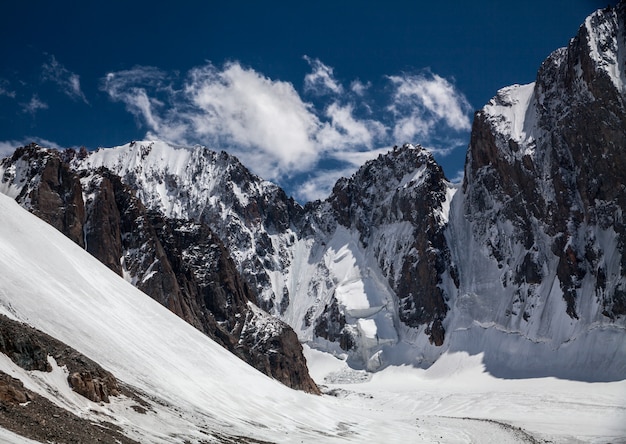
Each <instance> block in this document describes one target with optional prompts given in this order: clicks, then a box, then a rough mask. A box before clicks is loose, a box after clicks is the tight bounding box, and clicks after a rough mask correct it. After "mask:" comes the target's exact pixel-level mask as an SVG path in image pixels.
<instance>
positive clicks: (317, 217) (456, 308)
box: [0, 2, 626, 391]
mask: <svg viewBox="0 0 626 444" xmlns="http://www.w3.org/2000/svg"><path fill="white" fill-rule="evenodd" d="M625 9H626V6H625V3H624V2H621V3H620V5H619V6H618V7H616V8H607V9H605V10H600V11H597V12H596V13H594V14H592V15H591V16H590V17H589V18H588V19H587V20H586V21H585V23H584V24H583V25H582V26H581V28H580V30H579V32H578V34H577V36H576V37H575V38H573V39H572V41H571V42H570V44H569V45H568V47H566V48H562V49H559V50H557V51H555V52H554V53H553V54H551V55H550V57H548V59H547V60H546V61H545V62H544V63H543V64H542V66H541V68H540V69H539V72H538V75H537V79H536V81H535V82H534V83H532V84H530V85H514V86H511V87H508V88H504V89H502V90H501V91H499V92H498V93H497V95H496V96H495V97H494V98H493V99H492V100H491V101H490V102H489V103H488V104H487V105H486V106H485V107H484V108H483V109H481V110H480V111H478V112H477V113H476V116H475V120H474V126H473V129H472V135H471V140H470V145H469V149H468V153H467V161H466V167H465V179H464V181H463V184H462V186H461V187H460V189H458V190H457V188H456V187H454V186H452V185H451V184H450V183H449V182H448V181H447V180H446V178H445V177H444V175H443V172H442V170H441V168H440V167H439V165H437V163H436V162H435V160H434V159H433V157H432V156H431V155H430V154H429V153H428V152H427V151H426V150H424V149H422V148H421V147H420V146H419V145H409V144H406V145H403V146H401V147H395V148H393V149H392V150H390V151H389V152H388V153H387V154H385V155H381V156H379V157H378V158H377V159H374V160H372V161H370V162H368V163H367V164H365V165H364V166H363V167H362V168H360V169H359V170H358V171H357V172H356V173H355V174H354V175H353V176H352V177H350V178H345V179H341V180H340V181H339V182H337V184H336V186H335V187H334V189H333V191H332V194H331V195H330V196H329V198H328V199H326V200H324V201H317V202H313V203H309V204H307V205H306V206H305V207H302V206H300V205H299V204H298V203H296V202H295V201H293V199H290V198H288V197H287V196H286V195H285V193H284V192H283V191H282V190H281V189H280V188H279V187H277V186H276V185H273V184H271V183H269V182H267V181H264V180H262V179H261V178H259V177H257V176H255V175H253V174H252V173H250V171H249V170H248V169H247V168H245V167H244V166H243V165H242V164H241V163H240V162H239V161H238V160H237V159H236V158H234V157H232V156H230V155H228V154H226V153H224V152H222V153H217V152H214V151H211V150H209V149H207V148H204V147H190V148H185V147H176V146H172V145H170V144H167V143H165V142H161V141H137V142H132V143H130V144H127V145H123V146H119V147H115V148H106V149H100V150H98V151H95V152H92V153H87V152H82V153H81V152H79V153H73V152H65V153H56V154H55V153H52V152H51V151H46V150H42V149H39V148H35V147H31V148H30V150H31V151H28V150H25V151H24V150H23V151H21V152H20V151H18V152H17V153H16V155H14V156H13V157H12V158H9V159H6V160H4V161H3V163H2V166H1V169H2V170H1V171H0V174H1V177H2V183H1V184H0V187H1V188H2V191H4V192H5V193H7V194H9V195H10V196H12V197H15V198H16V199H17V200H18V201H19V202H20V203H21V204H22V205H23V206H25V207H26V208H29V209H30V210H31V211H33V212H34V213H35V214H38V215H39V216H41V217H43V218H44V219H45V220H47V221H49V222H50V223H52V224H53V225H54V226H55V227H57V228H58V229H59V230H61V231H63V232H64V233H66V234H67V235H68V237H70V238H71V239H73V240H74V241H75V242H76V243H78V244H79V245H81V246H83V247H84V248H86V249H87V250H88V251H91V252H92V253H93V254H95V255H96V256H97V257H99V258H100V259H101V260H102V261H103V262H104V263H105V264H107V265H108V266H109V267H110V268H112V269H114V270H115V271H117V272H118V273H119V274H121V275H123V276H125V277H126V278H127V279H128V280H129V281H130V282H132V283H133V284H134V285H136V286H137V287H138V288H140V289H142V290H144V291H146V292H147V293H149V294H151V295H153V297H155V299H157V300H159V301H160V302H161V303H162V304H164V305H166V306H168V307H169V308H170V309H172V310H173V311H174V312H176V313H177V314H179V316H181V317H183V318H184V319H187V320H188V321H189V322H191V323H192V324H193V325H195V326H196V327H198V328H200V329H202V330H203V331H205V332H208V333H209V334H210V335H211V337H213V338H214V339H216V340H218V341H220V342H222V343H223V344H224V345H225V346H226V348H229V349H230V350H232V351H234V352H236V353H237V352H238V351H241V350H242V347H243V349H249V350H250V352H246V353H248V355H250V353H252V352H251V351H252V350H259V344H260V343H264V344H276V343H277V342H276V341H274V339H276V338H277V336H276V335H273V334H269V333H268V332H272V331H274V329H273V328H272V327H271V326H272V325H274V322H278V321H272V319H273V318H270V317H265V316H267V315H261V313H263V312H262V311H259V310H256V309H255V310H251V309H250V308H249V304H248V303H247V301H251V302H256V304H257V305H258V306H259V307H261V308H262V309H264V310H265V311H266V312H268V313H269V314H270V315H273V316H274V317H276V318H279V319H281V320H282V321H284V322H285V323H286V324H288V325H289V326H290V327H291V328H292V329H293V330H294V331H295V332H296V333H297V335H298V338H299V340H300V341H302V342H305V343H307V344H308V345H309V346H311V347H313V348H315V349H318V350H322V351H327V352H331V353H334V354H336V355H338V356H344V357H346V358H347V361H348V362H349V364H350V365H351V366H352V367H353V368H359V369H363V368H364V369H367V370H372V371H373V370H380V369H382V368H384V367H385V366H387V365H390V364H398V365H399V364H412V365H415V366H421V367H428V366H430V365H432V364H433V363H434V362H435V361H436V360H437V359H438V358H439V357H440V356H441V355H442V354H444V353H446V352H447V351H465V352H469V353H471V354H478V353H484V362H485V365H486V366H487V368H488V370H489V371H491V372H493V373H494V374H507V375H511V374H515V375H519V376H531V375H532V376H537V375H551V376H559V377H567V378H574V379H585V380H589V379H590V380H614V379H623V375H624V374H625V373H626V341H624V337H625V335H626V277H625V276H626V254H625V250H624V245H625V241H626V227H625V225H624V221H623V214H622V213H623V210H624V208H626V197H625V196H626V193H624V188H625V187H626V177H625V176H624V174H625V173H624V171H626V168H625V166H626V157H625V154H624V147H625V146H626V130H625V128H626V107H625V94H626V92H625V87H624V84H625V83H624V79H625V74H624V69H625V68H624V66H625V63H626V59H625V49H624V48H626V43H625V41H624V39H625V31H624V29H625V24H624V22H625V17H626V13H625ZM45 159H47V160H45ZM50 159H55V160H50ZM44 160H45V161H44ZM51 162H52V163H51ZM49 165H51V166H49ZM112 202H115V205H112V204H111V203H112ZM120 209H123V211H122V212H121V213H120V214H119V215H116V214H115V211H118V212H120ZM118 216H119V217H118ZM110 220H119V221H120V222H119V223H118V224H117V225H119V226H117V227H116V226H115V225H116V224H111V223H110ZM103 227H106V229H104V231H103ZM153 232H154V233H153ZM138 233H139V234H138ZM141 233H146V234H141ZM118 238H119V242H117V241H115V242H112V241H106V239H118ZM207 239H209V240H208V241H207ZM222 243H223V245H224V247H223V249H222V247H221V244H222ZM113 244H114V245H117V247H116V248H113V249H112V248H111V245H113ZM218 250H219V254H217V252H218ZM216 254H217V256H219V257H223V258H224V259H223V262H224V263H227V262H229V261H230V260H231V259H230V258H232V261H233V263H234V266H233V267H231V268H232V270H231V268H229V267H227V266H226V265H224V266H223V267H218V269H220V270H223V269H225V268H228V269H229V270H231V271H228V272H227V273H225V274H224V273H223V274H221V275H220V274H219V273H218V274H217V276H216V275H215V274H211V273H209V272H208V268H211V267H214V266H215V264H217V263H219V260H217V259H216V257H217V256H216ZM205 263H209V264H211V265H210V266H209V267H206V266H205V265H204V264H205ZM167 276H171V278H168V277H167ZM228 282H231V283H232V282H234V284H233V285H232V286H231V287H232V291H231V292H230V293H229V294H227V295H223V294H222V293H221V292H220V288H221V287H222V286H223V285H224V283H228ZM214 283H218V285H213V284H214ZM189 288H192V289H191V290H190V289H189ZM205 288H210V292H208V293H203V291H204V290H203V289H205ZM226 288H229V287H228V285H226ZM203 295H204V296H203ZM198 300H200V301H202V303H200V304H199V306H198V307H194V304H195V302H193V301H198ZM197 312H200V313H202V314H203V316H204V318H203V317H202V316H200V317H198V315H193V316H192V315H191V313H197ZM207 313H208V314H207ZM259 317H263V319H265V321H263V322H261V321H259V322H256V321H255V319H258V318H259ZM207 318H208V319H210V321H207V320H206V319H207ZM202 319H205V320H204V321H202ZM207 322H208V325H209V327H207V326H206V325H207ZM261 325H267V326H269V327H267V328H265V329H263V328H261V327H259V326H261ZM277 325H282V324H277ZM252 327H254V328H252ZM259 329H260V330H259ZM278 330H280V331H281V332H291V329H289V328H288V327H286V326H284V327H281V328H280V329H278ZM251 332H255V333H251ZM263 332H265V333H263ZM247 333H249V334H251V336H252V338H253V339H251V340H250V341H248V340H247V339H246V336H245V335H246V334H247ZM291 333H293V332H291ZM291 333H285V334H284V335H282V336H280V337H281V338H285V337H286V336H285V335H287V336H289V335H290V334H291ZM294 342H295V343H296V344H294ZM229 344H230V345H229ZM246 344H250V346H249V347H247V346H246ZM278 344H279V345H278V346H275V347H274V348H272V346H268V347H269V349H268V348H263V347H260V350H261V351H262V353H260V354H257V355H256V358H254V359H248V362H251V363H256V365H257V367H259V364H258V363H259V360H260V361H262V360H263V359H262V356H263V355H267V353H266V352H267V351H268V350H272V351H273V353H271V356H274V355H275V354H276V353H278V354H279V355H281V354H282V356H285V360H284V361H279V362H270V363H266V364H263V365H261V367H265V371H266V372H267V373H268V374H272V375H274V376H276V377H277V375H280V374H282V373H283V372H284V369H285V368H287V367H289V368H291V367H292V366H293V365H294V364H293V363H294V362H300V364H298V366H299V367H298V370H297V371H296V374H297V375H300V376H297V375H296V379H295V380H298V381H300V379H302V380H303V381H305V382H297V383H294V382H291V384H292V385H293V386H298V384H301V387H305V389H307V388H306V387H309V388H308V389H309V390H312V391H314V389H312V388H311V387H312V386H311V385H310V383H309V382H307V381H306V377H305V376H302V375H304V370H303V369H302V365H303V364H302V358H301V352H300V351H299V349H298V344H297V341H296V340H295V336H291V339H289V340H285V341H283V340H280V341H278ZM285 346H287V348H288V350H289V351H285ZM244 359H245V358H244ZM287 363H289V364H287ZM600 364H601V365H600ZM272 369H274V370H272ZM276 369H278V373H273V371H276ZM590 369H592V370H590ZM293 377H294V375H289V374H287V375H283V376H282V379H281V380H285V381H290V380H291V379H292V378H293Z"/></svg>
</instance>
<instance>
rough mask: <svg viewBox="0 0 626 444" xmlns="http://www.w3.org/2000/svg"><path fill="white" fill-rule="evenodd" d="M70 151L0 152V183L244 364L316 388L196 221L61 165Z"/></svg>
mask: <svg viewBox="0 0 626 444" xmlns="http://www.w3.org/2000/svg"><path fill="white" fill-rule="evenodd" d="M79 158H80V155H77V153H75V152H73V151H66V152H58V151H55V150H47V149H44V148H40V147H37V146H29V147H25V148H22V149H20V150H17V151H16V153H15V155H14V156H13V157H11V158H7V159H4V161H3V163H2V168H3V170H4V172H3V185H4V186H5V190H6V191H7V192H8V193H9V194H11V195H13V196H14V197H15V198H16V199H17V200H18V202H20V203H21V204H22V205H23V206H25V207H26V208H28V209H29V210H30V211H32V212H33V213H35V214H37V215H38V216H40V217H41V218H43V219H44V220H46V221H47V222H49V223H51V224H52V225H53V226H55V227H56V228H57V229H59V230H60V231H61V232H63V233H64V234H66V235H67V236H68V237H70V238H71V239H72V240H74V241H75V242H77V243H78V244H79V245H81V246H82V247H84V248H85V249H86V250H87V251H88V252H90V253H91V254H92V255H94V256H95V257H96V258H98V259H99V260H100V261H101V262H103V263H104V264H105V265H107V266H108V267H109V268H110V269H111V270H112V271H114V272H116V273H117V274H119V275H120V276H123V277H124V278H125V279H127V280H129V281H130V282H131V283H133V284H134V285H135V286H137V287H138V288H139V289H141V290H142V291H144V292H145V293H147V294H148V295H150V296H151V297H152V298H154V299H156V300H157V301H159V302H160V303H161V304H163V305H164V306H166V307H168V308H169V309H170V310H171V311H173V312H174V313H176V314H177V315H178V316H180V317H181V318H183V319H185V320H186V321H187V322H189V323H190V324H192V325H193V326H195V327H196V328H198V329H199V330H201V331H203V332H204V333H206V334H208V335H209V336H210V337H212V338H213V339H214V340H216V341H217V342H218V343H220V344H222V345H223V346H224V347H226V348H227V349H229V350H230V351H232V352H233V353H235V354H236V355H237V356H239V357H240V358H242V359H244V360H245V361H246V362H248V363H249V364H251V365H252V366H254V367H256V368H257V369H259V370H261V371H263V372H264V373H266V374H268V375H270V376H273V377H275V378H277V379H279V380H280V381H282V382H284V383H286V384H288V385H289V386H291V387H294V388H297V389H301V390H305V391H309V392H312V393H318V389H317V386H316V385H315V383H314V382H313V381H312V380H311V378H310V377H309V375H308V371H307V368H306V362H305V360H304V357H303V356H302V346H301V345H300V343H299V342H298V340H297V336H296V335H295V333H293V331H291V329H290V328H289V326H288V325H286V324H284V323H282V322H280V321H278V320H276V319H271V318H270V317H269V316H263V315H262V313H261V312H260V310H256V309H254V304H255V303H256V292H255V291H253V290H251V289H250V287H249V286H248V285H247V284H246V283H245V281H244V280H243V279H242V278H241V276H240V274H239V272H238V271H237V269H236V267H235V264H234V263H233V261H232V259H231V258H230V255H229V252H228V251H227V250H226V248H225V247H224V245H223V244H222V242H221V241H220V239H219V238H218V237H217V236H216V235H215V234H214V232H213V231H212V230H211V229H210V228H209V227H208V226H207V225H206V224H204V223H202V222H198V223H196V222H193V221H189V220H177V219H172V218H168V217H165V216H164V215H163V214H161V213H159V212H155V211H149V210H147V209H146V208H145V206H144V205H143V203H142V202H141V201H140V200H139V199H138V198H137V197H136V196H135V193H134V192H133V190H132V189H131V188H130V187H129V186H128V185H126V184H124V183H122V181H121V179H120V178H119V177H118V176H116V175H115V174H113V173H111V172H110V171H108V170H107V169H106V168H102V167H100V168H97V169H95V170H90V171H88V170H80V171H77V170H75V169H72V168H70V165H69V162H72V161H76V160H77V159H79ZM77 208H78V209H79V210H80V211H78V210H77ZM270 350H271V352H272V360H271V361H269V360H268V358H267V356H266V354H267V353H268V352H269V351H270Z"/></svg>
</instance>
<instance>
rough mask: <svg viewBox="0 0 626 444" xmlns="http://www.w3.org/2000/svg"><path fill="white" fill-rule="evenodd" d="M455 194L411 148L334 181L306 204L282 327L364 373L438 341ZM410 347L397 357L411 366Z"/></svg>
mask: <svg viewBox="0 0 626 444" xmlns="http://www.w3.org/2000/svg"><path fill="white" fill-rule="evenodd" d="M454 192H455V188H454V187H453V186H451V185H450V183H449V182H448V181H447V180H446V179H445V177H444V174H443V171H442V170H441V167H440V166H439V165H437V163H436V162H435V160H434V159H433V157H432V154H430V153H429V152H428V151H426V150H425V149H423V148H422V147H421V146H419V145H410V144H406V145H404V146H402V147H394V148H393V149H391V150H390V151H389V152H387V153H386V154H383V155H380V156H379V157H378V158H376V159H374V160H371V161H369V162H367V163H366V164H365V165H363V167H361V168H360V169H359V170H358V171H357V172H356V173H355V174H354V175H353V176H351V177H350V178H345V179H340V180H339V181H338V182H337V183H336V185H335V187H334V189H333V191H332V193H331V195H330V197H329V198H328V199H326V200H325V201H322V202H320V201H317V202H313V203H310V204H308V205H307V206H306V207H305V217H304V218H303V219H301V223H300V225H299V230H300V231H299V232H300V237H299V238H298V241H297V243H296V245H295V246H294V247H293V250H292V251H293V260H292V262H291V265H290V268H289V270H288V271H289V274H288V279H287V280H288V282H289V283H290V288H289V292H290V294H291V295H292V301H294V302H292V304H291V305H290V306H289V307H288V308H287V310H286V312H285V315H284V318H285V319H286V320H287V322H289V323H290V325H292V326H294V328H295V329H296V331H299V334H300V336H301V338H304V339H305V340H307V341H310V343H312V344H314V346H315V347H317V348H320V349H324V350H329V351H333V352H335V353H346V354H348V356H349V358H348V359H349V361H350V362H351V363H352V364H353V365H354V366H357V367H364V368H366V369H369V370H377V369H380V368H381V367H384V366H385V365H388V364H390V363H392V362H397V357H398V353H397V351H396V349H397V348H398V347H399V348H403V347H404V345H407V344H410V345H409V347H412V346H416V345H417V344H418V343H419V344H421V345H424V346H426V347H434V348H437V347H438V346H440V345H442V344H443V342H444V338H445V328H444V319H445V318H446V315H447V312H448V309H449V306H448V302H447V301H448V289H446V288H445V285H444V284H445V283H446V282H454V279H450V276H451V275H454V276H455V272H454V270H455V268H454V266H453V265H452V263H451V262H450V254H449V253H450V252H449V248H448V246H447V244H446V239H445V236H444V232H445V226H446V223H447V218H448V208H449V203H450V200H451V198H452V196H453V195H454ZM452 285H454V284H452ZM402 344H404V345H402ZM413 351H414V352H415V353H413V356H411V357H407V356H404V357H407V359H409V360H410V361H411V362H416V361H418V360H419V358H418V356H420V355H421V353H420V352H419V351H418V350H417V349H413ZM402 359H404V358H402Z"/></svg>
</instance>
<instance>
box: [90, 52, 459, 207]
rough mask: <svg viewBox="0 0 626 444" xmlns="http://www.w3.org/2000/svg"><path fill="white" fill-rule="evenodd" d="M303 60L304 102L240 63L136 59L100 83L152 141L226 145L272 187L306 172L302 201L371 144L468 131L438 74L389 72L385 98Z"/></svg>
mask: <svg viewBox="0 0 626 444" xmlns="http://www.w3.org/2000/svg"><path fill="white" fill-rule="evenodd" d="M305 59H306V60H307V61H308V62H309V64H310V65H311V68H312V73H310V74H308V75H307V77H306V78H305V87H304V89H305V91H313V92H315V94H314V97H313V98H314V99H315V100H312V101H310V102H309V101H305V100H304V99H303V98H302V96H301V94H300V93H299V92H298V91H297V90H296V89H295V88H294V86H293V84H292V83H289V82H285V81H281V80H275V79H270V78H268V77H266V76H264V75H263V74H262V73H259V72H257V71H255V70H254V69H252V68H247V67H244V66H242V65H241V64H239V63H238V62H231V63H228V64H226V65H224V66H222V67H216V66H215V65H213V64H210V63H209V64H207V65H204V66H199V67H195V68H193V69H191V70H190V71H189V72H188V73H187V74H186V75H183V76H178V75H176V74H168V73H166V72H164V71H161V70H159V69H157V68H153V67H141V66H139V67H135V68H133V69H130V70H126V71H119V72H111V73H108V74H107V75H106V77H105V78H104V79H102V85H101V89H102V90H103V91H106V92H107V93H108V95H109V96H110V98H111V99H112V100H114V101H119V102H121V103H124V105H125V106H126V109H127V110H128V111H129V112H130V113H131V114H132V115H134V116H135V117H136V119H137V121H138V123H139V124H141V125H143V126H145V128H146V132H147V137H149V138H158V139H162V140H166V141H170V142H172V143H175V144H180V145H193V144H202V145H207V146H209V147H210V148H213V149H217V150H220V149H224V150H227V151H229V152H230V153H231V154H234V155H236V156H237V157H239V159H240V160H241V161H242V162H243V163H244V165H246V166H248V167H249V168H250V169H251V170H253V171H254V172H255V173H257V174H259V175H260V176H262V177H264V178H266V179H270V180H274V181H276V182H278V183H279V184H281V183H284V182H288V181H289V180H291V179H293V178H294V177H298V178H301V177H308V179H307V180H305V181H304V182H303V183H301V185H300V186H299V187H296V188H294V189H293V191H294V194H295V195H296V197H298V198H300V199H307V200H308V199H315V198H319V197H323V196H325V195H327V193H328V191H329V190H330V189H331V188H332V185H333V184H334V182H335V181H336V180H337V179H338V178H339V177H341V176H342V175H345V174H346V173H349V174H352V173H353V172H354V170H356V168H357V167H358V166H360V165H362V164H363V163H364V162H365V161H366V160H369V159H371V158H374V157H376V156H377V155H378V154H380V153H383V152H386V151H387V150H388V148H378V147H381V146H385V147H390V146H392V145H395V144H401V143H403V142H405V141H409V142H414V143H422V144H423V145H425V146H433V147H434V148H432V149H431V151H433V152H435V153H438V154H440V155H445V154H446V153H447V152H448V151H449V150H450V149H453V148H454V147H453V148H450V146H452V145H451V144H450V143H448V141H449V140H450V136H449V135H447V136H446V137H443V138H442V137H441V136H440V135H438V131H439V130H441V129H443V130H445V131H444V132H446V133H449V132H450V131H451V132H455V131H460V130H465V129H469V118H468V116H467V113H468V112H469V111H468V110H469V105H468V104H467V100H466V99H465V98H464V96H463V95H462V94H461V93H459V92H458V91H457V90H456V88H455V87H454V85H452V84H451V83H450V82H448V81H447V80H445V79H443V78H441V77H439V76H436V75H434V74H428V75H422V76H393V77H388V78H387V80H388V81H389V82H390V83H391V86H392V89H391V95H389V88H388V85H385V87H384V88H383V89H382V93H383V94H380V93H378V94H374V92H372V94H367V95H362V94H363V92H365V90H367V89H369V88H371V87H372V86H371V83H369V82H368V83H367V84H364V83H363V82H361V81H360V80H355V81H353V82H352V83H351V86H350V90H348V91H344V88H343V86H342V85H341V84H339V83H338V82H337V81H336V80H335V78H334V76H333V71H332V68H330V67H328V66H326V65H324V64H323V63H322V62H320V61H319V60H317V59H310V58H308V57H305ZM322 93H323V94H327V97H322ZM340 93H341V94H340ZM381 96H382V98H381ZM365 97H367V99H366V98H365ZM375 99H377V100H378V102H379V103H378V104H377V103H376V102H375ZM380 102H382V104H381V103H380ZM372 110H376V112H374V111H372ZM435 136H437V137H435ZM442 140H443V142H442ZM442 143H443V144H444V145H445V147H441V145H442ZM455 146H456V145H455ZM435 147H436V148H435ZM331 165H332V166H331ZM320 169H321V172H320Z"/></svg>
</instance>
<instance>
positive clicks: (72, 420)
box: [0, 372, 137, 444]
mask: <svg viewBox="0 0 626 444" xmlns="http://www.w3.org/2000/svg"><path fill="white" fill-rule="evenodd" d="M0 427H2V428H4V429H7V430H11V431H12V432H14V433H17V434H18V435H21V436H24V437H27V438H30V439H33V440H36V441H37V442H67V443H79V442H101V443H110V444H116V443H117V444H119V443H122V444H136V443H137V441H134V440H132V439H130V438H128V437H126V436H125V435H124V434H122V432H121V429H120V427H119V426H116V425H113V424H111V423H107V422H100V423H95V422H93V421H92V420H88V419H83V418H80V417H79V416H76V415H74V414H72V413H70V412H69V411H67V410H65V409H63V408H61V407H59V406H58V405H56V404H55V403H53V402H52V401H50V400H48V399H46V398H44V397H43V396H40V395H38V394H36V393H34V392H32V391H30V390H28V389H27V388H25V387H24V384H23V383H22V382H21V381H20V380H19V379H16V378H13V377H12V376H10V375H7V374H6V373H4V372H0Z"/></svg>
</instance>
